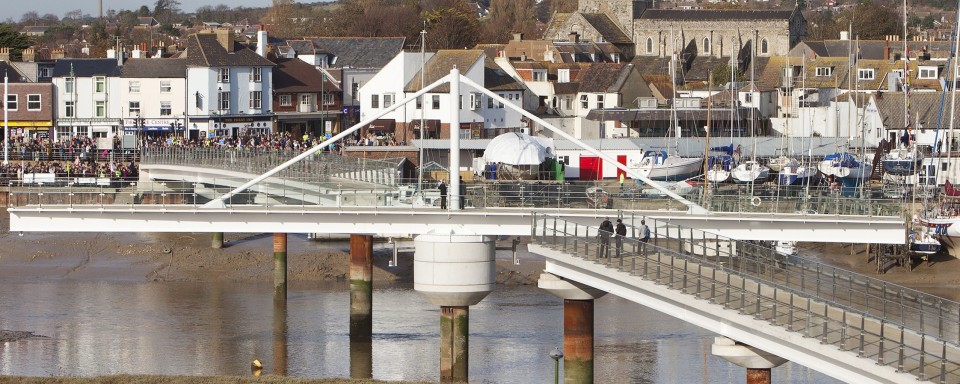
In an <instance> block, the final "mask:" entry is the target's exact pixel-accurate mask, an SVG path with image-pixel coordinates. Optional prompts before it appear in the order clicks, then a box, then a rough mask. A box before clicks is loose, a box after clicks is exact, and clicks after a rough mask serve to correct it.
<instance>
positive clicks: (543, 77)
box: [533, 70, 547, 81]
mask: <svg viewBox="0 0 960 384" xmlns="http://www.w3.org/2000/svg"><path fill="white" fill-rule="evenodd" d="M533 81H547V71H544V70H536V71H533Z"/></svg>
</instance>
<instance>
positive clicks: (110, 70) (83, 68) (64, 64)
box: [53, 59, 120, 77]
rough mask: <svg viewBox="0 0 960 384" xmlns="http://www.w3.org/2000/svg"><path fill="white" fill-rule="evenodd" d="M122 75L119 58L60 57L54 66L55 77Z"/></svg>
mask: <svg viewBox="0 0 960 384" xmlns="http://www.w3.org/2000/svg"><path fill="white" fill-rule="evenodd" d="M91 76H112V77H119V76H120V66H118V65H117V59H60V60H57V64H56V65H54V67H53V77H91Z"/></svg>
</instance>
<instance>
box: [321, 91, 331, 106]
mask: <svg viewBox="0 0 960 384" xmlns="http://www.w3.org/2000/svg"><path fill="white" fill-rule="evenodd" d="M323 105H333V94H332V93H329V92H327V93H324V94H323Z"/></svg>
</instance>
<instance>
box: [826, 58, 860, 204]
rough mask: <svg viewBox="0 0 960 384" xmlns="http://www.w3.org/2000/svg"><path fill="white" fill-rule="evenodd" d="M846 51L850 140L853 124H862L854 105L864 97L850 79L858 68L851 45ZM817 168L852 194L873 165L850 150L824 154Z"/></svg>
mask: <svg viewBox="0 0 960 384" xmlns="http://www.w3.org/2000/svg"><path fill="white" fill-rule="evenodd" d="M848 44H849V43H848ZM858 44H859V43H858ZM847 52H848V54H849V56H848V57H849V60H850V61H852V62H853V63H851V64H852V67H853V69H852V70H850V71H847V78H848V79H851V80H849V81H848V82H847V84H848V87H849V85H850V84H853V85H854V89H853V90H849V91H847V100H848V102H849V103H850V106H849V107H848V108H847V111H848V112H847V115H848V116H849V120H850V128H849V131H850V132H849V134H850V140H851V141H852V140H853V138H854V136H853V132H854V131H853V128H854V125H856V124H861V125H862V123H863V120H862V119H860V118H858V117H856V116H854V110H855V109H854V105H856V104H857V99H858V98H859V99H861V102H863V103H866V97H858V96H857V95H858V93H857V89H856V88H857V87H856V85H857V83H856V82H854V81H853V80H852V76H853V73H855V71H856V70H857V69H858V68H857V65H858V61H857V56H854V55H853V49H852V47H850V48H848V51H847ZM855 122H856V123H855ZM817 169H819V170H820V172H821V173H823V174H824V175H826V176H827V177H833V179H834V180H837V181H840V182H841V183H843V189H842V193H843V195H845V196H849V195H853V193H854V191H855V190H856V188H857V187H858V186H860V184H861V183H863V181H864V180H869V179H870V176H871V175H873V165H871V164H869V163H868V162H866V161H861V160H860V159H858V158H857V156H856V155H854V154H853V153H852V152H850V151H837V152H836V153H832V154H829V155H826V156H824V157H823V160H822V161H821V162H820V163H819V164H818V165H817Z"/></svg>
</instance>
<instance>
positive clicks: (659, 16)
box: [544, 0, 806, 63]
mask: <svg viewBox="0 0 960 384" xmlns="http://www.w3.org/2000/svg"><path fill="white" fill-rule="evenodd" d="M598 19H601V20H604V21H607V22H605V23H597V22H596V21H594V22H590V21H591V20H598ZM597 25H607V28H597V27H596V26H597ZM610 25H615V26H616V27H617V28H619V31H618V32H620V33H619V34H615V35H621V36H622V35H626V36H627V37H629V39H630V40H631V41H632V43H633V46H632V48H633V49H631V50H630V51H632V52H631V53H633V54H635V55H638V56H660V57H664V56H666V57H669V56H670V53H671V52H674V51H676V52H680V53H681V54H682V55H684V56H687V57H689V56H712V57H730V56H731V55H737V56H738V57H739V58H740V60H739V61H740V62H741V63H743V62H747V61H748V60H749V56H750V54H751V50H753V54H754V55H756V56H760V57H763V56H785V55H787V53H788V52H789V51H790V48H791V47H793V46H794V45H796V44H797V43H799V42H800V39H801V38H802V37H803V36H804V33H805V32H806V20H804V18H803V15H801V13H800V10H799V9H794V10H791V11H779V10H675V9H669V10H668V9H655V8H653V7H652V6H651V3H649V2H648V1H644V0H580V1H579V6H578V10H577V12H575V13H573V14H555V15H554V16H553V18H552V19H551V22H550V25H549V26H548V27H547V30H546V32H545V33H544V39H545V40H565V39H567V38H568V36H569V35H571V34H578V35H579V36H582V37H583V38H584V39H586V40H588V41H597V42H601V41H609V38H608V37H606V36H605V35H610V32H609V30H610V29H611V28H610V27H609V26H610Z"/></svg>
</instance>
